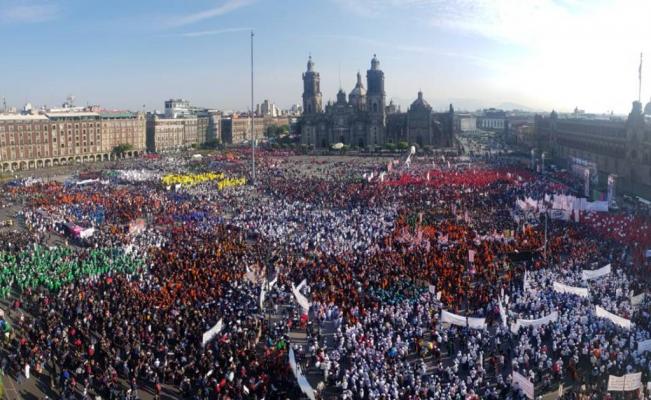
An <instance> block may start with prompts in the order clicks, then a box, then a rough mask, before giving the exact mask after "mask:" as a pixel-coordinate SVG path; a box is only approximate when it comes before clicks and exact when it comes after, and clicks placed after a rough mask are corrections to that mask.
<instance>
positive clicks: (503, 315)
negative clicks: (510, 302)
mask: <svg viewBox="0 0 651 400" xmlns="http://www.w3.org/2000/svg"><path fill="white" fill-rule="evenodd" d="M497 305H498V307H499V308H500V318H501V319H502V325H503V326H504V327H505V328H506V326H507V325H506V309H505V308H504V303H502V299H501V298H500V299H499V301H498V303H497Z"/></svg>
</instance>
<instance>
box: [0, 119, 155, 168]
mask: <svg viewBox="0 0 651 400" xmlns="http://www.w3.org/2000/svg"><path fill="white" fill-rule="evenodd" d="M144 143H145V119H144V116H143V115H142V114H141V113H128V112H120V113H112V112H85V111H75V112H67V111H63V112H46V113H43V114H37V115H31V114H28V115H20V114H4V115H0V168H1V170H2V171H3V172H7V171H16V170H22V169H32V168H41V167H50V166H55V165H68V164H73V163H80V162H92V161H102V160H104V161H107V160H110V159H113V158H115V155H114V154H113V149H114V148H115V147H116V146H118V145H121V144H126V145H130V146H131V150H129V151H127V152H125V153H124V154H123V156H126V157H133V156H137V155H140V154H142V153H143V152H144V149H145V147H144Z"/></svg>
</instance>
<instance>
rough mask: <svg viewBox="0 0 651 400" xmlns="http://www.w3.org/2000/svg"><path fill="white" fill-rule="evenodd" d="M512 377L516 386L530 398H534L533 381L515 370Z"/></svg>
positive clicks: (512, 382)
mask: <svg viewBox="0 0 651 400" xmlns="http://www.w3.org/2000/svg"><path fill="white" fill-rule="evenodd" d="M512 378H513V380H512V381H511V385H512V386H513V387H514V388H520V389H521V390H522V392H523V393H524V395H525V396H527V398H528V399H533V382H531V381H530V380H529V379H527V378H525V377H524V376H522V375H520V374H519V373H517V372H515V371H513V375H512Z"/></svg>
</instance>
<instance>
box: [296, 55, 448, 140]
mask: <svg viewBox="0 0 651 400" xmlns="http://www.w3.org/2000/svg"><path fill="white" fill-rule="evenodd" d="M367 88H368V89H367ZM299 126H300V132H301V143H302V144H305V145H309V146H313V147H316V148H329V147H330V146H332V145H333V144H335V143H343V144H345V145H349V146H358V147H377V146H383V145H385V144H387V143H393V144H398V143H399V142H408V143H410V144H418V145H419V146H421V147H422V146H432V147H451V146H452V145H453V142H454V109H453V108H452V105H450V110H449V111H448V112H444V113H435V112H433V110H432V107H431V106H430V105H429V104H428V103H427V101H425V99H424V98H423V93H422V92H419V93H418V98H417V99H416V100H415V101H414V102H413V103H412V104H411V106H410V107H409V110H408V111H407V112H406V113H403V112H400V110H399V109H398V108H396V107H395V106H394V105H393V103H390V104H389V105H388V106H387V104H386V92H385V91H384V72H382V70H381V69H380V62H379V61H378V59H377V57H376V56H373V59H372V60H371V68H370V69H369V70H368V71H366V87H364V84H363V82H362V76H361V74H360V73H359V72H358V73H357V82H356V84H355V87H354V88H353V90H352V91H351V92H350V94H349V95H348V96H346V93H345V92H344V91H343V90H342V89H339V92H338V93H337V100H336V101H335V102H334V103H333V102H328V104H326V106H325V107H323V98H322V94H321V77H320V75H319V73H318V72H316V70H315V69H314V62H313V61H312V57H310V59H309V60H308V62H307V71H305V72H304V73H303V115H302V116H301V119H300V121H299Z"/></svg>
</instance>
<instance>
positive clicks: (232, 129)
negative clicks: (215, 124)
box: [221, 114, 290, 144]
mask: <svg viewBox="0 0 651 400" xmlns="http://www.w3.org/2000/svg"><path fill="white" fill-rule="evenodd" d="M289 123H290V120H289V118H288V117H254V118H253V129H254V132H255V138H256V140H260V139H262V138H263V137H264V134H265V132H266V131H267V128H268V127H270V126H284V125H287V126H289ZM221 132H222V142H223V143H224V144H240V143H243V142H245V141H248V140H251V134H250V132H251V119H250V118H249V117H248V116H240V115H237V114H235V115H231V116H230V117H227V118H222V120H221Z"/></svg>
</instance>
